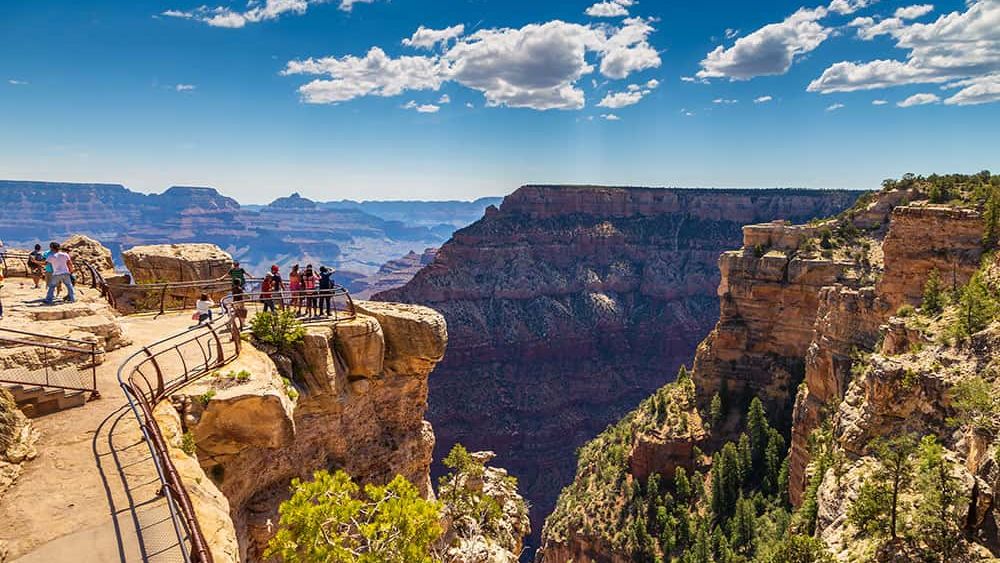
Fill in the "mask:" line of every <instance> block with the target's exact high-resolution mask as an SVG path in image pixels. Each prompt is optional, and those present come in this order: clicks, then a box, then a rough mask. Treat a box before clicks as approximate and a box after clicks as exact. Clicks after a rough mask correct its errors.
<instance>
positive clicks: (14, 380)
mask: <svg viewBox="0 0 1000 563" xmlns="http://www.w3.org/2000/svg"><path fill="white" fill-rule="evenodd" d="M18 349H21V350H22V351H24V352H30V353H34V354H36V355H37V356H38V359H37V361H38V362H40V363H41V364H42V367H41V368H30V367H27V366H29V365H31V364H30V363H28V361H27V360H28V358H21V357H18V356H17V354H16V352H17V351H18ZM0 350H2V351H10V352H12V353H11V355H10V356H7V355H6V354H5V355H4V357H3V358H0V383H10V384H14V385H31V386H36V387H48V388H51V389H63V390H65V391H83V392H86V393H90V400H93V399H97V398H100V396H101V394H100V392H99V391H98V389H97V356H98V349H97V343H96V342H91V341H87V340H75V339H72V338H63V337H59V336H49V335H46V334H38V333H34V332H27V331H23V330H14V329H9V328H0Z"/></svg>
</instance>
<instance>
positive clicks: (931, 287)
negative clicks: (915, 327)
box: [920, 268, 944, 316]
mask: <svg viewBox="0 0 1000 563" xmlns="http://www.w3.org/2000/svg"><path fill="white" fill-rule="evenodd" d="M920 309H921V311H922V312H923V313H924V314H925V315H931V316H934V315H939V314H940V313H941V311H942V310H944V289H943V288H942V286H941V274H939V273H938V270H937V268H934V269H933V270H931V272H930V274H928V275H927V282H926V283H925V284H924V301H923V303H922V304H921V306H920Z"/></svg>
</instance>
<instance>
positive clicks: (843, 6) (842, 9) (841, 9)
mask: <svg viewBox="0 0 1000 563" xmlns="http://www.w3.org/2000/svg"><path fill="white" fill-rule="evenodd" d="M875 2H878V0H832V1H831V2H830V5H829V6H828V7H827V9H829V10H830V11H831V12H834V13H837V14H840V15H848V14H853V13H854V12H857V11H858V10H860V9H862V8H867V7H868V6H870V5H872V4H874V3H875Z"/></svg>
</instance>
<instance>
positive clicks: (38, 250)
mask: <svg viewBox="0 0 1000 563" xmlns="http://www.w3.org/2000/svg"><path fill="white" fill-rule="evenodd" d="M28 270H29V271H30V272H31V281H33V282H35V287H34V289H38V287H39V285H38V284H39V282H41V281H42V276H43V275H44V273H45V256H43V255H42V245H40V244H36V245H35V249H34V250H32V251H31V254H29V255H28Z"/></svg>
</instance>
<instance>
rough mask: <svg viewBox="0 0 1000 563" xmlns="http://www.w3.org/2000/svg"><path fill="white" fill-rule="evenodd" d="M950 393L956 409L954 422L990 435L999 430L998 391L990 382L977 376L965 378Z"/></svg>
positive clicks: (999, 408)
mask: <svg viewBox="0 0 1000 563" xmlns="http://www.w3.org/2000/svg"><path fill="white" fill-rule="evenodd" d="M951 394H952V404H953V405H954V406H955V410H957V411H958V416H957V417H956V420H955V422H957V423H958V424H961V425H962V426H967V427H971V428H973V429H975V430H978V431H981V432H986V433H988V434H990V435H995V434H996V433H997V431H1000V393H997V392H996V390H995V389H994V388H993V385H992V384H990V382H988V381H986V380H985V379H983V378H982V377H979V376H975V377H969V378H965V379H962V380H961V381H959V382H958V383H956V384H955V386H954V387H952V390H951ZM997 451H1000V449H998V450H997Z"/></svg>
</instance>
